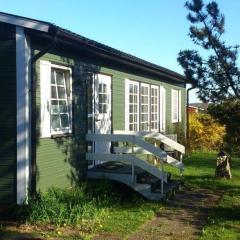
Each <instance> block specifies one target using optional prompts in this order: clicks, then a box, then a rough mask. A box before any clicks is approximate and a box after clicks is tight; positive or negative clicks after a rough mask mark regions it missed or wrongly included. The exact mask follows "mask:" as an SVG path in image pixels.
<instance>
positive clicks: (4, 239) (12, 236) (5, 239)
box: [0, 229, 44, 240]
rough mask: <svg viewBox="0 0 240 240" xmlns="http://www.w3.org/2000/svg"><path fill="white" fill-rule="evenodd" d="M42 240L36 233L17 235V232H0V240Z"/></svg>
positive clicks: (3, 230)
mask: <svg viewBox="0 0 240 240" xmlns="http://www.w3.org/2000/svg"><path fill="white" fill-rule="evenodd" d="M30 239H31V240H43V239H44V238H42V237H40V236H39V235H37V234H36V233H19V232H18V231H17V230H16V231H14V230H7V229H6V230H5V229H2V230H0V240H30Z"/></svg>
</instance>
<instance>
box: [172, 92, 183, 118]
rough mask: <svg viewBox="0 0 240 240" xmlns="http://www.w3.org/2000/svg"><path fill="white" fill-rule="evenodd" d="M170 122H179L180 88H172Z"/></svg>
mask: <svg viewBox="0 0 240 240" xmlns="http://www.w3.org/2000/svg"><path fill="white" fill-rule="evenodd" d="M171 97H172V101H171V102H172V107H171V109H172V123H177V122H181V90H177V89H172V96H171Z"/></svg>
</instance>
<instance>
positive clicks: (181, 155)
mask: <svg viewBox="0 0 240 240" xmlns="http://www.w3.org/2000/svg"><path fill="white" fill-rule="evenodd" d="M182 160H183V154H182V153H180V162H182Z"/></svg>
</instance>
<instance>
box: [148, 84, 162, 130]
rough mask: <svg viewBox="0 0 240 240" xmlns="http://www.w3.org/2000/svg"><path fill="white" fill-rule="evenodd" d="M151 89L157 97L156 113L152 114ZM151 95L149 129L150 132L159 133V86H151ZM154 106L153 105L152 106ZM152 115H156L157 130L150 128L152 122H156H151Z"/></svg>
mask: <svg viewBox="0 0 240 240" xmlns="http://www.w3.org/2000/svg"><path fill="white" fill-rule="evenodd" d="M152 89H155V90H157V91H156V92H157V96H156V98H157V104H156V105H157V112H152V106H153V104H152V97H153V96H152ZM150 91H151V94H150V109H149V110H150V128H151V131H153V132H158V131H159V122H160V121H159V86H157V85H151V90H150ZM154 105H155V104H154ZM153 114H156V115H157V128H152V124H153V123H154V122H156V121H153V120H152V115H153Z"/></svg>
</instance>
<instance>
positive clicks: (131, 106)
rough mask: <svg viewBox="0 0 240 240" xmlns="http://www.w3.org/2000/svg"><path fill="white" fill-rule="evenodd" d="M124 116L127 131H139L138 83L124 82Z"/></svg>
mask: <svg viewBox="0 0 240 240" xmlns="http://www.w3.org/2000/svg"><path fill="white" fill-rule="evenodd" d="M125 99H126V100H125V104H126V105H125V116H126V129H127V130H128V131H138V130H139V83H138V82H134V81H130V80H126V86H125Z"/></svg>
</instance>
